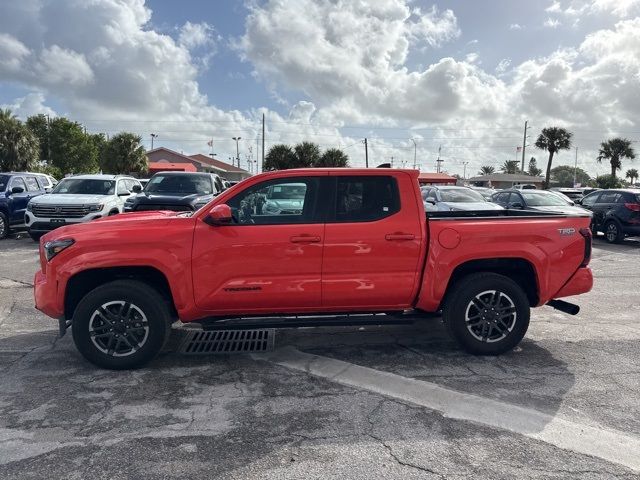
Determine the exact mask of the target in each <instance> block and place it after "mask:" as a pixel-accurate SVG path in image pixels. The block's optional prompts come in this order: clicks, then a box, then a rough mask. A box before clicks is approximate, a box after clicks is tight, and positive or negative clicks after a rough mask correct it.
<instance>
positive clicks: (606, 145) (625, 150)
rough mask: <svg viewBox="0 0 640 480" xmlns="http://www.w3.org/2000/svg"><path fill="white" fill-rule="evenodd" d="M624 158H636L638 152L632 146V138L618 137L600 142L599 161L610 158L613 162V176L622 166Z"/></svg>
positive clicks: (610, 161)
mask: <svg viewBox="0 0 640 480" xmlns="http://www.w3.org/2000/svg"><path fill="white" fill-rule="evenodd" d="M623 158H628V159H629V160H633V159H634V158H636V153H635V152H634V151H633V147H632V146H631V140H627V139H626V138H619V137H617V138H611V139H609V140H607V141H606V142H602V143H601V144H600V154H599V155H598V162H602V160H609V163H610V164H611V176H612V177H613V178H615V176H616V171H617V170H620V169H621V168H622V159H623Z"/></svg>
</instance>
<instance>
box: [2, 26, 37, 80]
mask: <svg viewBox="0 0 640 480" xmlns="http://www.w3.org/2000/svg"><path fill="white" fill-rule="evenodd" d="M29 53H30V52H29V49H28V48H27V47H26V46H25V45H24V43H22V42H21V41H20V40H18V39H17V38H15V37H13V36H11V35H8V34H6V33H0V73H2V72H3V71H4V72H17V71H18V70H19V69H20V68H21V66H22V62H23V60H24V59H25V58H26V57H27V56H28V55H29Z"/></svg>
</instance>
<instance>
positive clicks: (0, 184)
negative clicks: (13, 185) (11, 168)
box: [0, 175, 9, 192]
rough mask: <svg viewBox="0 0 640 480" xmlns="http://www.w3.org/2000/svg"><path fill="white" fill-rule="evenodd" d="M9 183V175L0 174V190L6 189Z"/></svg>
mask: <svg viewBox="0 0 640 480" xmlns="http://www.w3.org/2000/svg"><path fill="white" fill-rule="evenodd" d="M8 183H9V175H0V192H4V191H5V190H6V189H7V184H8Z"/></svg>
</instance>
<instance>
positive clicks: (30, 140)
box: [0, 109, 39, 171]
mask: <svg viewBox="0 0 640 480" xmlns="http://www.w3.org/2000/svg"><path fill="white" fill-rule="evenodd" d="M38 151H39V147H38V139H37V138H36V137H35V135H34V134H33V133H32V132H31V130H29V129H28V128H27V127H26V126H25V125H24V124H23V123H22V122H21V121H20V120H18V119H17V118H16V117H15V116H14V115H12V114H11V110H2V109H0V171H16V170H17V171H19V170H32V169H33V167H35V165H36V163H37V160H38Z"/></svg>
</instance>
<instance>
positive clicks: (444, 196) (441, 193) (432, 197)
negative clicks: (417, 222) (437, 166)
mask: <svg viewBox="0 0 640 480" xmlns="http://www.w3.org/2000/svg"><path fill="white" fill-rule="evenodd" d="M421 191H422V201H423V203H424V209H425V210H426V211H427V212H449V211H454V210H469V211H471V210H502V207H500V206H498V205H496V204H495V203H491V202H488V201H487V200H485V198H484V197H483V196H482V195H481V194H480V193H478V192H476V191H475V190H472V189H470V188H468V187H454V186H442V187H423V188H422V189H421Z"/></svg>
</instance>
